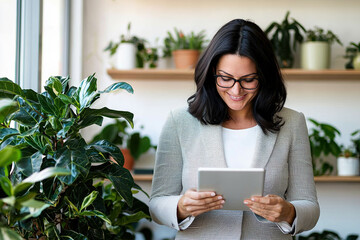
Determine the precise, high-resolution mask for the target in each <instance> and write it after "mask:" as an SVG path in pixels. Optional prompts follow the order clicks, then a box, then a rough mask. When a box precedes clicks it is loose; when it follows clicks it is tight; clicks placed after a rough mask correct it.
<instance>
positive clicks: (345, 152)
mask: <svg viewBox="0 0 360 240" xmlns="http://www.w3.org/2000/svg"><path fill="white" fill-rule="evenodd" d="M341 148H342V151H341V153H340V155H339V157H338V158H337V173H338V175H339V176H358V175H359V158H358V156H357V154H356V152H355V150H354V149H353V148H344V146H341Z"/></svg>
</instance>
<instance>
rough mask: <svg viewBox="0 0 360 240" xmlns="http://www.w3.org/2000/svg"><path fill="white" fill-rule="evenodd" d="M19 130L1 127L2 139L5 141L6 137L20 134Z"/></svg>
mask: <svg viewBox="0 0 360 240" xmlns="http://www.w3.org/2000/svg"><path fill="white" fill-rule="evenodd" d="M18 134H19V131H18V130H17V129H15V128H1V129H0V141H4V140H5V139H7V138H9V137H11V136H15V135H18Z"/></svg>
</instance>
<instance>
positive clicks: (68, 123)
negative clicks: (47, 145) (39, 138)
mask: <svg viewBox="0 0 360 240" xmlns="http://www.w3.org/2000/svg"><path fill="white" fill-rule="evenodd" d="M75 120H76V119H75V118H67V119H64V120H63V121H62V122H61V124H62V127H63V128H62V129H61V130H60V131H59V132H58V133H57V136H58V137H59V138H60V137H62V138H65V137H66V134H67V133H68V131H69V130H70V128H71V127H72V125H74V123H75Z"/></svg>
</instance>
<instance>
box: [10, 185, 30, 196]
mask: <svg viewBox="0 0 360 240" xmlns="http://www.w3.org/2000/svg"><path fill="white" fill-rule="evenodd" d="M32 186H33V183H31V182H20V183H19V184H17V185H16V186H15V187H14V195H15V196H17V195H19V193H23V192H25V191H27V190H28V189H29V188H30V187H32Z"/></svg>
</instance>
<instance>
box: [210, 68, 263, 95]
mask: <svg viewBox="0 0 360 240" xmlns="http://www.w3.org/2000/svg"><path fill="white" fill-rule="evenodd" d="M222 72H224V71H222ZM224 73H225V74H228V73H226V72H224ZM214 77H215V78H216V84H217V85H218V86H219V87H222V88H232V87H233V86H234V85H235V83H236V82H238V83H239V84H240V86H241V87H242V88H243V89H245V90H255V89H256V88H257V87H258V85H259V77H258V76H257V73H250V74H247V75H244V76H241V77H240V78H239V79H235V78H233V77H230V76H226V75H214Z"/></svg>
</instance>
